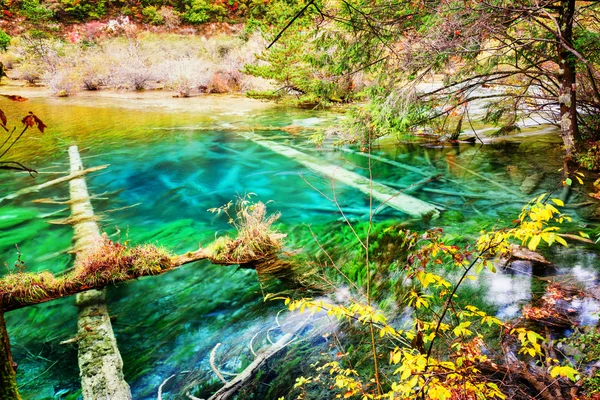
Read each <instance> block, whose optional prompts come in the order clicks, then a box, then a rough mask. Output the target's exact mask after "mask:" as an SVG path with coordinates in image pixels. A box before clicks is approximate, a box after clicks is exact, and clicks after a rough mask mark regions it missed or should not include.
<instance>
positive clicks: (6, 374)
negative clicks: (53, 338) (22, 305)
mask: <svg viewBox="0 0 600 400" xmlns="http://www.w3.org/2000/svg"><path fill="white" fill-rule="evenodd" d="M0 363H1V365H0V399H11V400H19V399H21V396H19V392H18V390H17V379H16V374H15V368H14V365H13V360H12V356H11V353H10V340H9V338H8V332H7V331H6V321H5V320H4V311H2V310H0Z"/></svg>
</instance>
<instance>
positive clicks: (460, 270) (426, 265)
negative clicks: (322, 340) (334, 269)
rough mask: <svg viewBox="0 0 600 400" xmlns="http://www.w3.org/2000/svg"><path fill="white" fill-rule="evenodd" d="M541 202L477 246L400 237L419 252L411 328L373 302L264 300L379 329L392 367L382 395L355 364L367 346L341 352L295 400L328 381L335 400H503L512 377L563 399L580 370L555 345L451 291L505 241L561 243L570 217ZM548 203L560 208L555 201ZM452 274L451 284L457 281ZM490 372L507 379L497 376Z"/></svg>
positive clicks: (409, 261)
mask: <svg viewBox="0 0 600 400" xmlns="http://www.w3.org/2000/svg"><path fill="white" fill-rule="evenodd" d="M546 197H547V195H543V196H539V197H538V198H536V199H534V200H532V202H530V203H529V204H527V205H526V206H525V207H523V210H522V212H521V214H520V216H519V220H518V223H517V225H516V226H515V227H513V228H507V229H499V230H494V231H492V232H482V233H481V236H480V238H479V240H478V241H477V243H476V245H475V247H474V249H473V250H471V249H469V247H468V246H467V247H465V248H462V249H461V248H460V247H458V246H453V245H447V244H445V243H444V242H443V236H442V231H441V230H440V229H435V230H431V231H428V232H426V233H425V234H422V235H417V234H415V233H410V232H405V236H406V238H407V240H409V241H412V242H414V243H417V244H419V246H417V247H415V248H417V249H418V250H415V251H413V252H412V253H411V254H409V255H408V257H407V258H406V264H405V265H404V268H403V269H404V274H405V277H406V278H405V281H404V283H403V285H404V286H405V293H406V294H405V296H404V298H402V299H398V301H399V302H400V303H401V306H403V307H404V308H406V309H407V310H410V312H411V315H412V318H411V320H410V322H406V323H404V324H401V323H399V322H398V320H397V319H392V320H388V318H387V317H386V315H385V314H384V312H383V311H382V310H379V309H378V308H377V307H376V306H373V305H370V304H365V303H362V302H357V301H353V302H351V303H350V304H349V305H341V304H336V303H334V302H330V301H325V300H313V299H310V298H302V299H291V298H289V297H280V296H275V295H270V296H267V298H274V299H283V300H284V301H285V304H286V305H287V307H288V308H289V309H290V310H300V311H301V312H302V311H305V310H307V311H309V312H311V313H316V312H321V311H325V312H326V313H327V315H329V316H332V317H335V318H337V319H339V320H346V321H347V322H348V324H349V325H350V326H351V327H352V328H353V329H359V330H364V332H363V333H364V334H365V335H368V334H369V330H372V329H373V330H375V331H376V332H377V333H378V334H377V335H376V337H377V343H376V346H375V348H376V352H377V354H378V357H379V358H381V356H382V355H383V354H385V353H387V354H388V355H389V362H388V365H383V366H381V367H380V368H381V371H379V372H380V373H379V376H380V377H382V382H381V384H382V386H383V388H384V389H385V390H384V391H383V392H380V391H379V390H378V388H377V386H378V385H376V383H377V384H379V379H376V378H374V377H375V369H376V368H378V366H377V365H375V364H374V365H372V368H371V369H370V370H368V371H370V372H365V370H364V368H363V369H358V368H357V367H356V360H357V359H361V360H362V362H363V363H364V361H365V360H367V359H369V357H370V356H369V355H368V354H364V353H363V352H364V351H367V350H362V351H361V352H356V351H355V352H354V353H353V354H350V353H348V352H344V351H342V350H340V351H339V352H338V355H337V356H332V357H331V358H328V357H327V356H326V359H325V360H324V361H323V362H320V363H318V365H316V372H317V374H316V375H315V376H311V377H308V378H307V377H300V378H298V379H297V383H296V389H298V390H301V391H302V393H301V394H300V396H299V397H298V398H305V397H304V396H306V394H307V393H308V392H307V391H306V390H305V389H306V388H307V387H308V386H310V385H325V386H329V387H330V388H332V389H333V390H335V392H337V393H338V394H337V396H336V397H338V398H339V397H343V398H361V399H417V398H422V399H430V400H447V399H467V398H468V399H471V398H490V399H491V398H497V399H505V398H507V394H508V392H509V391H510V390H511V389H510V383H509V382H508V380H510V379H514V380H521V381H524V382H526V387H528V388H529V389H525V390H526V391H527V390H529V391H531V392H535V391H538V393H539V395H540V397H541V398H543V399H546V400H549V399H565V398H568V396H569V395H568V394H567V393H568V390H570V386H571V385H570V384H569V381H572V382H574V381H577V380H578V379H579V376H580V375H582V374H581V373H580V372H579V371H577V370H576V369H575V368H573V367H572V366H570V365H569V364H568V360H563V363H560V362H559V361H558V360H557V359H556V358H555V357H553V356H552V355H553V354H554V351H553V349H552V348H551V346H552V344H551V343H548V342H546V340H545V339H544V337H542V336H541V335H540V334H539V333H537V332H535V331H534V330H532V329H530V328H529V327H527V326H524V325H519V324H516V325H512V324H510V323H507V322H503V321H501V320H500V319H499V318H497V317H495V316H493V315H490V314H488V313H487V312H485V311H484V310H482V309H480V308H479V307H476V306H474V305H472V304H468V303H469V302H468V301H467V304H465V301H464V300H459V299H458V297H457V295H456V293H457V290H458V289H459V287H461V285H463V283H464V282H465V281H466V280H469V279H476V276H475V274H478V273H479V272H481V271H482V270H483V269H484V268H487V269H489V270H490V271H492V272H495V267H494V265H493V263H492V261H491V259H492V258H493V257H495V256H498V255H504V254H505V253H507V252H509V251H510V246H509V241H510V240H518V241H520V242H521V244H523V245H528V247H529V248H530V249H535V248H537V247H538V246H539V244H540V243H541V242H542V241H544V242H546V243H547V244H548V245H552V244H554V243H560V244H562V245H564V246H566V245H567V243H566V242H565V241H564V239H563V238H562V237H561V236H559V233H558V231H559V227H557V226H555V224H560V223H562V222H563V221H564V220H566V219H568V217H567V216H565V215H563V214H561V213H560V212H559V210H558V209H557V208H556V207H555V206H554V205H552V204H547V202H546V201H547V200H548V199H547V198H546ZM550 201H551V202H553V203H554V204H555V205H557V206H560V205H562V204H561V202H560V200H557V199H550ZM440 267H444V269H445V272H444V273H443V275H442V274H440V273H439V272H438V271H439V268H440ZM448 277H457V278H454V280H455V282H454V283H453V282H452V280H453V279H450V278H448ZM484 333H486V335H487V338H486V337H485V336H484ZM489 335H492V338H493V337H494V336H495V337H496V338H497V339H492V341H495V340H499V341H500V346H499V348H500V349H501V351H500V350H499V349H498V348H497V347H494V346H491V345H488V344H486V343H489V341H490V336H489ZM323 354H329V353H323ZM327 358H328V359H327ZM353 360H354V361H353ZM380 365H381V364H380ZM495 374H498V375H501V376H503V378H500V379H497V378H494V375H495ZM514 380H513V382H514ZM544 387H546V388H547V390H545V391H546V395H544V394H543V392H544V390H542V388H544Z"/></svg>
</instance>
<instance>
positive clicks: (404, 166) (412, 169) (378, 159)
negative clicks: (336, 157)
mask: <svg viewBox="0 0 600 400" xmlns="http://www.w3.org/2000/svg"><path fill="white" fill-rule="evenodd" d="M342 151H343V152H346V153H350V154H355V155H357V156H362V157H367V158H370V159H371V160H372V161H374V162H380V163H384V164H389V165H393V166H394V167H397V168H400V169H403V170H405V171H410V172H413V173H415V174H418V175H422V176H429V175H431V173H429V172H426V171H422V170H421V169H420V168H417V167H413V166H412V165H407V164H402V163H399V162H397V161H394V160H390V159H389V158H384V157H377V156H374V155H373V154H370V153H364V152H362V151H356V150H352V149H348V148H345V147H342Z"/></svg>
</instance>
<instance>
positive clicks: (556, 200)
mask: <svg viewBox="0 0 600 400" xmlns="http://www.w3.org/2000/svg"><path fill="white" fill-rule="evenodd" d="M550 200H552V202H553V203H554V204H556V205H557V206H561V207H564V205H565V203H564V202H563V201H562V200H561V199H550Z"/></svg>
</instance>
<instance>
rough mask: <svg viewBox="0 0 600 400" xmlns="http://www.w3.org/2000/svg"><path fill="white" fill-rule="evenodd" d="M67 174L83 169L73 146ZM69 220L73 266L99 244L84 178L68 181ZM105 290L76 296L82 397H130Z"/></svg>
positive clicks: (96, 225)
mask: <svg viewBox="0 0 600 400" xmlns="http://www.w3.org/2000/svg"><path fill="white" fill-rule="evenodd" d="M69 158H70V163H71V174H74V173H76V172H78V171H81V170H83V164H82V162H81V157H80V156H79V151H78V149H77V146H71V148H69ZM69 190H70V195H71V203H70V204H71V220H72V221H73V223H74V225H73V229H74V231H75V235H74V239H75V255H76V256H75V269H76V270H77V268H78V264H81V260H82V259H83V257H85V256H86V255H88V254H90V253H92V252H94V250H96V248H97V247H98V246H99V245H100V244H101V238H100V229H99V227H98V224H97V222H96V217H95V216H94V210H93V208H92V205H91V203H90V200H89V198H90V196H89V193H88V190H87V185H86V182H85V178H84V177H81V178H76V179H72V180H70V181H69ZM104 294H105V292H104V291H100V290H91V291H89V292H85V293H80V294H78V295H77V306H78V307H79V318H78V320H77V328H78V332H77V335H78V338H79V342H78V344H79V354H78V357H79V370H80V373H81V392H82V394H83V398H84V399H119V400H128V399H131V390H130V389H129V385H128V384H127V382H125V378H124V376H123V360H122V358H121V354H120V353H119V349H118V347H117V340H116V338H115V334H114V332H113V329H112V324H111V322H110V316H109V314H108V309H107V307H106V301H105V296H104Z"/></svg>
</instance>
